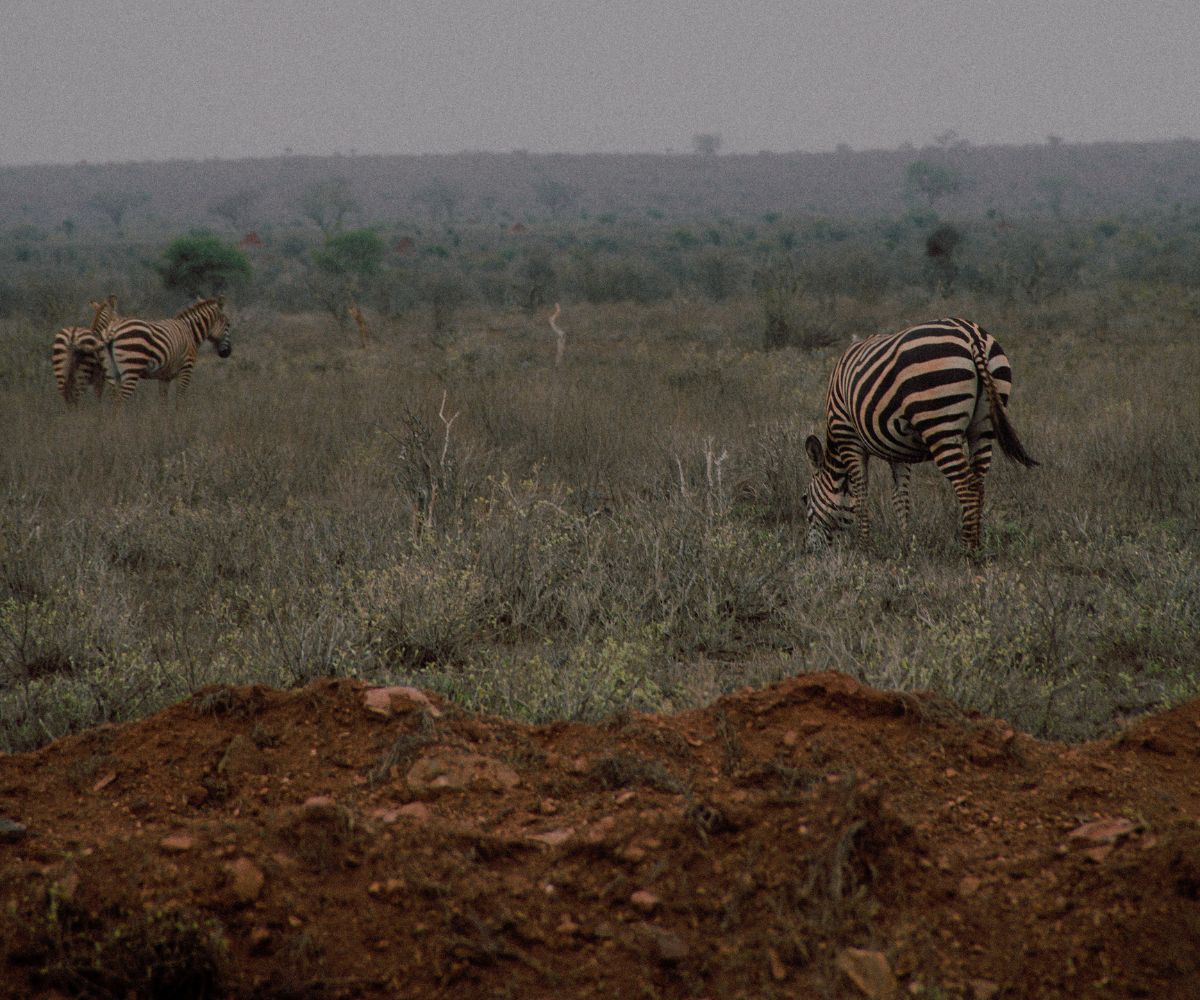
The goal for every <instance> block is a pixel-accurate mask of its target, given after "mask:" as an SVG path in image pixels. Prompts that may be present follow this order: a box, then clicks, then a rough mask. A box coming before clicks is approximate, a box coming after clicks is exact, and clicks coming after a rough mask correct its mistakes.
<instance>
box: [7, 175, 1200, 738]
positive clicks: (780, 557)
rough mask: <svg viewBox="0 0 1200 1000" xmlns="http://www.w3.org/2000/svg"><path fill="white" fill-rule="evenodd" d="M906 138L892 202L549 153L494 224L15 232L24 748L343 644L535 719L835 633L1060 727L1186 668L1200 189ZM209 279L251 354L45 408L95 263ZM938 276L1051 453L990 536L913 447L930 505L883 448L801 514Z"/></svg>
mask: <svg viewBox="0 0 1200 1000" xmlns="http://www.w3.org/2000/svg"><path fill="white" fill-rule="evenodd" d="M716 159H718V160H719V159H720V158H716ZM910 174H911V176H909V177H908V178H907V180H905V179H904V178H903V177H902V178H901V180H900V183H901V184H905V183H907V184H908V188H907V193H905V194H904V195H903V197H904V198H906V199H907V202H906V205H907V207H904V208H902V209H901V210H900V211H898V212H896V213H894V214H885V215H878V216H872V217H865V216H862V215H818V214H813V213H797V214H785V213H782V212H780V213H774V212H769V213H757V214H753V215H745V214H743V215H733V216H723V215H718V214H715V213H714V214H713V215H712V217H711V218H709V219H707V220H701V221H696V219H695V218H694V217H693V218H684V217H682V216H680V217H672V216H669V215H661V213H660V215H661V217H658V218H656V217H654V216H653V215H642V216H641V217H639V218H631V217H621V216H616V215H614V216H611V217H598V216H596V215H592V214H589V213H584V212H581V211H579V210H578V205H577V202H578V201H579V200H581V199H584V200H586V198H585V195H583V194H580V193H579V192H575V194H572V189H567V190H565V191H558V190H557V189H554V190H551V189H550V188H549V187H547V188H546V190H545V192H544V193H543V195H542V196H541V197H542V200H543V201H544V202H545V203H546V207H547V216H548V217H547V218H546V219H545V220H543V221H541V222H539V223H538V224H536V225H530V226H528V227H518V229H517V230H516V231H513V228H512V227H511V226H510V225H507V224H505V223H504V222H503V221H502V220H497V219H491V220H488V221H476V222H472V221H462V220H460V219H459V218H458V217H457V215H456V212H455V207H456V206H455V204H454V203H452V199H451V200H450V202H449V203H448V201H447V199H446V198H444V197H443V198H442V200H441V201H440V202H439V200H438V197H437V196H438V191H437V190H434V189H432V188H431V189H429V190H428V191H425V192H424V198H425V201H426V202H427V205H426V207H427V211H428V215H429V220H427V221H425V222H423V223H422V224H421V225H420V226H416V225H410V224H407V223H405V222H383V221H376V222H375V223H374V224H372V222H371V220H370V219H363V218H358V219H355V218H353V213H354V212H355V211H359V212H360V214H361V209H358V208H357V207H356V204H357V203H355V202H354V197H353V191H352V190H348V189H347V187H346V185H345V184H337V183H333V184H327V185H325V186H324V187H313V188H310V189H308V190H306V192H305V195H304V200H303V201H302V202H298V204H297V207H296V211H297V213H298V214H300V215H303V216H306V217H307V222H305V223H304V224H300V223H291V224H287V225H285V224H283V223H282V222H281V223H279V224H278V225H277V226H276V227H275V228H274V229H272V230H270V231H269V232H266V233H265V235H259V236H258V237H256V239H255V240H241V241H240V242H241V246H240V248H235V247H234V246H233V244H234V242H235V237H231V236H229V234H228V233H225V235H222V234H221V232H220V231H219V230H210V231H203V232H193V233H191V234H189V233H187V232H186V231H185V232H181V231H180V229H179V228H178V227H171V226H164V225H161V224H151V222H150V221H147V222H146V223H145V224H144V225H142V226H141V227H140V228H136V231H134V229H135V227H133V226H132V225H131V224H130V223H129V220H128V218H126V216H125V215H124V214H123V215H122V217H121V218H120V219H118V220H116V225H117V226H118V227H124V231H122V232H120V233H118V232H114V231H111V230H109V231H104V230H99V229H87V230H75V229H72V230H70V231H68V230H66V229H63V228H61V227H60V228H56V229H53V230H51V229H39V228H38V227H36V226H28V225H24V226H17V227H13V228H11V229H10V232H9V234H8V237H9V238H8V239H7V240H6V241H5V242H4V245H3V247H2V248H0V420H2V421H3V426H4V428H5V435H4V443H3V445H0V482H3V484H4V491H3V494H2V497H0V567H2V568H0V748H3V749H5V750H10V751H11V750H19V749H24V748H28V747H31V746H35V745H37V744H39V743H42V742H44V741H46V740H48V739H51V738H53V737H55V736H58V735H60V734H62V733H66V732H70V731H72V730H76V729H79V728H81V727H85V726H90V725H94V724H96V723H98V722H103V721H109V720H117V719H123V718H128V717H131V716H136V715H140V714H143V713H146V712H148V711H151V710H153V709H155V708H157V707H159V706H161V705H163V704H164V703H167V702H170V701H173V700H176V699H178V698H180V697H183V696H185V695H187V694H188V693H190V692H191V691H194V690H195V689H197V688H198V687H201V686H203V685H206V684H210V683H214V682H230V681H237V682H242V681H262V682H267V683H271V684H281V685H291V684H299V683H303V682H305V681H307V680H309V679H311V678H313V677H315V676H319V675H326V674H340V675H346V674H350V675H356V676H361V677H364V678H368V679H370V680H372V681H376V682H405V683H415V684H419V685H422V686H425V687H431V688H434V689H437V690H439V691H441V692H443V693H445V694H447V695H449V696H450V697H452V698H453V699H455V700H457V701H458V702H459V703H461V704H463V705H466V706H469V707H471V708H478V709H484V710H488V711H493V712H498V713H502V714H506V715H512V716H517V717H521V718H525V719H534V720H544V719H551V718H595V717H599V716H603V715H605V714H607V713H612V712H616V711H620V710H624V709H629V708H637V709H662V710H666V709H679V708H684V707H687V706H691V705H696V704H700V703H703V702H706V701H708V700H710V699H711V698H713V697H714V696H715V695H717V694H719V693H721V692H723V691H727V690H730V689H733V688H736V687H739V686H742V685H746V684H760V683H766V682H769V681H771V680H773V679H776V678H779V677H781V676H784V675H788V674H794V673H797V672H800V671H804V670H818V669H838V670H843V671H845V672H847V673H849V674H852V675H853V676H855V677H858V678H861V679H863V680H865V681H868V682H870V683H872V684H876V685H879V686H883V687H890V688H900V689H934V690H936V691H938V692H940V693H942V694H944V695H946V696H948V697H950V698H953V699H954V700H955V701H956V702H958V703H959V704H961V705H963V706H965V707H968V708H973V709H978V710H981V711H984V712H988V713H991V714H996V715H1001V716H1004V717H1006V718H1008V719H1010V720H1012V721H1013V722H1014V723H1016V724H1018V725H1020V726H1022V727H1025V728H1027V729H1029V730H1031V731H1033V732H1035V733H1039V734H1043V735H1050V736H1056V737H1062V738H1079V737H1083V736H1088V735H1093V734H1096V733H1098V732H1101V731H1105V730H1108V729H1110V728H1111V727H1113V726H1114V725H1115V724H1118V723H1119V722H1120V721H1121V720H1122V719H1124V718H1126V717H1128V716H1130V715H1132V714H1136V713H1138V712H1141V711H1144V710H1147V709H1150V708H1153V707H1159V706H1161V705H1164V704H1169V703H1172V702H1174V701H1177V700H1179V699H1183V698H1187V697H1194V696H1196V695H1197V694H1200V631H1198V630H1197V628H1196V625H1195V623H1196V621H1197V620H1200V531H1198V530H1197V527H1198V525H1200V403H1198V401H1197V395H1196V386H1197V385H1198V384H1200V351H1198V350H1197V346H1198V338H1197V328H1198V325H1200V208H1198V207H1197V206H1196V205H1194V204H1193V205H1191V206H1190V207H1188V206H1184V205H1172V206H1169V207H1166V206H1160V205H1155V204H1153V203H1147V204H1144V205H1141V206H1136V207H1133V208H1130V209H1128V210H1126V211H1123V212H1121V213H1118V214H1112V215H1098V214H1088V213H1075V214H1072V213H1071V212H1070V211H1069V210H1068V209H1069V206H1068V208H1067V209H1065V208H1064V207H1063V205H1062V203H1061V200H1060V202H1059V203H1058V209H1057V210H1047V211H1044V212H1031V213H1027V214H1020V215H1008V214H1005V213H1003V212H1000V211H998V210H994V209H993V210H985V211H981V212H978V213H973V214H972V213H963V214H951V213H950V212H949V211H947V208H946V205H945V204H943V203H942V201H941V199H948V198H951V197H953V196H954V192H955V191H957V190H959V189H960V188H968V189H969V188H970V183H969V182H970V178H969V177H960V178H959V180H958V182H957V183H958V187H954V186H953V185H951V186H950V187H949V188H947V186H946V185H947V184H948V183H949V182H948V181H947V180H946V175H945V174H944V173H943V174H938V173H937V172H929V171H924V172H922V171H916V172H910ZM951 179H952V180H953V177H952V178H951ZM556 192H557V197H556ZM443 194H444V192H443ZM347 200H349V202H350V204H347ZM243 201H245V202H246V203H245V204H243V203H242V202H239V201H238V200H237V199H232V198H231V200H230V201H229V203H228V204H221V205H217V206H216V207H217V208H222V209H223V211H222V212H220V213H218V214H221V215H222V216H223V217H225V218H229V217H230V216H234V217H236V219H237V221H238V223H243V222H245V221H246V220H245V218H244V216H246V214H247V213H248V212H250V210H251V209H252V208H253V207H254V205H255V204H256V201H255V199H253V198H248V199H243ZM551 202H553V204H552V205H551V204H550V203H551ZM125 207H126V211H127V212H130V213H132V212H134V211H136V210H137V207H138V206H136V205H127V206H125ZM551 209H552V210H551ZM214 211H215V208H214ZM697 211H698V210H697ZM696 214H697V212H693V216H694V215H696ZM585 216H586V217H585ZM203 222H204V220H202V219H195V220H193V224H194V225H201V224H202V223H203ZM181 240H182V242H181ZM243 265H244V266H243ZM216 282H219V283H220V286H221V287H222V288H225V289H228V290H227V292H226V294H227V297H228V298H229V299H230V301H231V302H232V303H233V307H232V312H233V315H234V329H233V336H234V338H235V345H236V346H235V350H234V354H233V357H232V358H230V359H229V360H228V361H219V360H218V359H217V358H216V357H215V356H214V355H212V354H211V353H209V352H207V351H206V352H205V354H204V355H203V357H202V359H201V362H200V364H199V365H198V366H197V369H196V372H195V375H194V378H193V381H192V388H191V390H190V395H189V396H188V397H187V398H185V400H184V401H183V402H182V403H181V404H180V405H178V406H174V405H171V406H168V407H163V406H161V405H160V404H159V401H158V399H157V398H155V394H153V393H142V394H139V395H138V396H137V397H135V398H134V400H133V402H132V404H131V405H130V406H128V407H127V408H126V410H125V412H123V413H120V414H117V413H114V412H113V411H112V409H111V407H109V406H107V405H100V406H97V405H94V401H93V400H91V399H90V398H89V399H87V400H85V401H84V405H80V406H78V407H77V408H75V409H73V410H68V409H67V408H66V407H64V406H63V404H62V401H61V400H60V399H59V398H58V397H57V396H56V395H55V393H54V390H53V382H52V378H51V374H50V368H49V360H48V352H49V343H50V339H51V337H52V335H53V333H54V330H55V329H57V327H58V326H61V325H64V324H66V323H69V322H82V323H85V324H86V322H88V321H89V320H90V317H85V316H84V315H83V313H84V303H86V301H87V300H88V299H90V298H96V297H99V296H103V295H106V294H108V293H109V292H115V293H116V294H117V295H118V296H119V309H120V311H121V313H122V314H132V315H146V316H152V315H167V314H170V313H173V312H174V311H175V310H176V309H178V308H179V307H180V306H181V305H183V304H184V301H185V300H186V299H185V297H184V294H185V292H186V293H187V294H188V295H190V294H192V293H207V292H209V291H211V290H213V289H214V288H215V284H214V283H216ZM555 302H561V304H562V313H561V317H560V319H559V324H560V325H561V327H562V329H563V330H564V331H565V333H566V351H565V355H564V357H563V360H562V363H561V364H556V361H555V337H554V333H553V332H552V331H551V329H550V326H549V325H548V323H547V316H548V314H549V312H550V309H551V308H552V307H553V304H554V303H555ZM352 304H358V305H360V306H361V307H362V310H363V313H364V314H365V316H366V318H367V322H368V326H369V337H367V338H366V339H364V337H363V336H362V335H360V333H359V332H357V331H355V330H354V329H353V328H352V327H351V326H350V325H349V323H348V322H347V316H348V310H349V309H350V307H351V305H352ZM951 314H955V315H965V316H968V317H970V318H973V319H975V320H977V321H979V322H980V323H982V324H983V325H984V326H985V327H987V328H988V329H989V330H991V331H992V332H993V333H995V334H996V335H997V337H998V338H999V339H1000V341H1001V343H1002V344H1003V345H1004V347H1005V349H1006V350H1007V352H1008V354H1009V356H1010V357H1011V358H1012V360H1013V364H1014V367H1015V380H1014V381H1015V389H1014V396H1013V400H1012V405H1011V415H1012V418H1013V421H1014V423H1015V424H1016V426H1017V428H1018V430H1019V432H1020V434H1021V437H1022V440H1023V442H1024V443H1025V445H1026V447H1027V448H1028V450H1029V451H1031V452H1032V453H1033V454H1034V456H1035V457H1037V458H1038V459H1039V460H1040V461H1041V463H1042V465H1041V466H1040V467H1039V468H1038V469H1035V470H1032V471H1027V470H1024V469H1021V468H1018V467H1015V466H1011V465H1009V464H1007V463H1005V462H1003V461H1000V460H998V461H997V464H996V465H995V466H994V468H993V472H992V474H991V476H990V478H989V489H988V499H987V504H986V507H985V515H984V546H983V550H982V553H981V554H980V555H979V556H978V557H977V558H970V557H968V556H967V555H965V554H964V553H963V552H962V550H961V549H960V547H959V546H958V544H957V542H956V540H955V537H954V536H955V528H956V523H957V507H956V505H955V503H954V502H953V498H952V496H951V495H950V491H949V488H948V487H947V485H946V484H945V483H944V482H943V481H942V480H941V479H940V477H939V476H938V475H937V474H936V472H935V470H934V469H933V468H932V467H931V466H928V465H927V466H923V467H920V468H919V469H918V473H917V475H916V476H915V477H914V512H913V521H912V524H911V526H910V532H909V534H908V536H907V537H900V535H899V533H898V531H897V529H896V527H895V524H894V522H893V520H892V517H891V514H890V510H889V505H888V504H887V502H886V496H885V488H886V487H888V486H889V485H890V484H889V483H888V482H885V480H887V479H888V477H887V475H886V472H885V470H884V469H882V468H881V467H876V468H875V475H874V483H873V490H872V501H871V502H872V505H873V513H872V521H873V526H874V534H873V537H872V540H871V542H870V544H869V545H867V546H866V547H862V546H859V545H857V544H855V543H853V542H852V541H847V542H844V543H843V544H840V545H838V546H836V547H835V548H834V549H833V550H832V551H831V552H826V553H808V552H806V551H805V550H804V544H803V525H802V505H801V494H802V492H803V490H804V489H805V486H806V484H807V480H808V468H807V465H806V459H805V457H804V453H803V448H802V443H803V440H804V437H805V436H806V435H807V434H808V433H809V432H810V431H812V430H813V429H815V427H816V426H817V425H818V423H819V421H820V418H821V416H822V412H821V408H822V397H823V393H824V382H825V378H826V376H827V373H828V371H829V369H830V367H831V366H832V364H833V361H834V359H835V358H836V356H837V354H838V353H839V352H840V350H841V349H842V348H843V346H844V345H845V344H846V343H847V342H848V341H849V339H850V337H851V336H852V335H855V334H868V333H874V332H880V331H884V330H895V329H899V328H900V327H902V326H904V325H906V324H908V323H913V322H918V321H921V320H925V319H931V318H935V317H938V316H942V315H951Z"/></svg>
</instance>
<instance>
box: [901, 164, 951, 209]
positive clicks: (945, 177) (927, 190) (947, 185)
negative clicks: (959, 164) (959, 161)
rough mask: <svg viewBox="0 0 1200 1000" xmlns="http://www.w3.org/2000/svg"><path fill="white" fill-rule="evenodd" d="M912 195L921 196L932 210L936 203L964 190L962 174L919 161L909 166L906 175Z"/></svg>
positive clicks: (940, 165)
mask: <svg viewBox="0 0 1200 1000" xmlns="http://www.w3.org/2000/svg"><path fill="white" fill-rule="evenodd" d="M906 178H907V181H908V190H909V192H910V193H915V194H920V195H921V196H922V197H924V198H925V199H926V201H927V202H928V204H929V206H930V208H932V207H933V204H934V202H935V201H937V200H938V199H939V198H942V197H944V196H945V195H948V194H954V193H955V192H956V191H958V190H960V189H961V188H962V174H960V173H959V172H958V171H957V170H955V169H954V168H953V167H947V166H943V165H942V164H940V163H930V162H929V161H928V160H917V161H916V162H914V163H910V164H909V165H908V172H907V174H906Z"/></svg>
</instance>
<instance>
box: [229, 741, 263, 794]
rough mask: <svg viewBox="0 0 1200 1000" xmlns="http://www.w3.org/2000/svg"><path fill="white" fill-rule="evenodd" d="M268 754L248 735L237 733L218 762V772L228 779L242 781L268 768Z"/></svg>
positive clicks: (236, 781)
mask: <svg viewBox="0 0 1200 1000" xmlns="http://www.w3.org/2000/svg"><path fill="white" fill-rule="evenodd" d="M266 764H267V762H266V755H265V754H263V752H262V751H261V750H260V749H259V748H258V747H257V746H255V744H254V742H253V741H252V740H251V739H250V737H248V736H243V735H242V734H241V733H238V734H237V735H235V736H234V737H233V738H232V739H231V740H230V741H229V745H228V746H226V747H225V753H223V754H222V755H221V759H220V761H218V763H217V774H219V775H220V776H221V777H222V778H225V779H226V780H228V781H233V782H235V783H239V784H240V783H241V782H243V781H246V780H248V779H249V778H251V777H252V776H255V775H260V774H262V772H263V771H264V770H265V769H266Z"/></svg>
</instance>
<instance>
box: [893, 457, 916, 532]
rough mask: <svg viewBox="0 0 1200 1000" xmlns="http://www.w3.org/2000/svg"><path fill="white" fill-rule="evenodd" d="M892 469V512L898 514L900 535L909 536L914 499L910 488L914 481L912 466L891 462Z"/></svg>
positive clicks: (905, 463) (897, 520)
mask: <svg viewBox="0 0 1200 1000" xmlns="http://www.w3.org/2000/svg"><path fill="white" fill-rule="evenodd" d="M889 464H890V465H891V467H892V510H894V511H895V512H896V522H897V524H899V525H900V534H901V535H907V534H908V515H909V513H910V512H911V511H912V497H911V496H910V495H909V492H908V488H909V484H910V483H911V481H912V466H911V465H909V464H908V463H907V462H891V463H889Z"/></svg>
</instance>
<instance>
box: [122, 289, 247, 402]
mask: <svg viewBox="0 0 1200 1000" xmlns="http://www.w3.org/2000/svg"><path fill="white" fill-rule="evenodd" d="M205 340H210V341H212V342H213V344H214V345H215V346H216V349H217V354H218V355H219V356H220V357H222V358H227V357H229V355H230V354H232V353H233V345H232V344H230V342H229V317H228V316H226V315H225V299H224V296H222V297H220V298H216V299H201V300H199V301H197V302H193V303H192V304H191V305H190V306H188V307H187V308H185V309H182V310H180V311H179V312H178V313H177V314H176V315H175V318H174V319H164V320H157V321H155V322H150V321H148V320H144V319H121V320H118V321H117V322H115V323H113V324H112V325H111V326H110V327H109V328H108V331H107V333H106V334H105V337H104V356H105V361H106V362H107V364H108V377H109V380H110V381H111V382H112V383H113V385H114V386H115V387H116V391H117V404H118V405H120V404H121V403H123V402H125V400H127V399H128V398H129V397H130V396H132V395H133V390H134V389H135V388H136V387H137V384H138V381H139V380H140V379H143V378H153V379H158V380H159V381H160V382H161V383H162V384H161V386H160V387H159V393H160V395H161V396H162V398H163V399H164V400H165V399H166V398H167V388H168V385H169V383H170V382H171V381H172V380H173V379H176V378H177V379H179V390H178V392H177V394H176V399H178V398H179V396H181V395H182V394H183V392H184V391H185V390H186V389H187V387H188V382H190V381H191V378H192V366H193V365H194V364H195V363H196V351H197V349H198V348H199V347H200V344H201V343H202V342H203V341H205Z"/></svg>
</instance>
